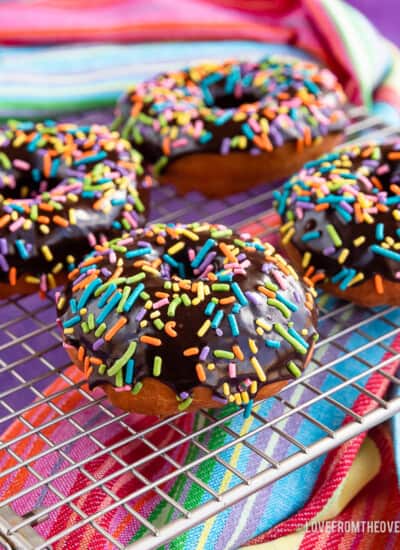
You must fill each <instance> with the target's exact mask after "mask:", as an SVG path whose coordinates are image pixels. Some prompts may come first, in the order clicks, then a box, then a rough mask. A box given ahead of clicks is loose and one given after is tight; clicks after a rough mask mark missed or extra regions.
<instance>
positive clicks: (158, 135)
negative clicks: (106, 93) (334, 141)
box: [114, 56, 347, 173]
mask: <svg viewBox="0 0 400 550" xmlns="http://www.w3.org/2000/svg"><path fill="white" fill-rule="evenodd" d="M345 102H346V98H345V96H344V93H343V90H342V88H341V86H340V84H339V83H338V82H337V79H336V77H335V76H334V75H333V74H332V73H331V72H330V71H329V70H328V69H326V68H321V67H319V66H318V65H315V64H313V63H310V62H306V61H300V60H296V59H294V58H287V57H281V56H272V57H268V58H266V59H263V60H261V61H260V62H259V63H250V62H246V63H244V62H236V61H226V62H225V63H222V64H216V63H209V64H206V65H200V66H197V67H192V68H189V69H185V70H182V71H178V72H173V73H163V74H160V75H157V76H156V77H154V78H153V79H151V80H149V81H146V82H144V83H141V84H138V85H136V86H135V87H134V88H132V89H131V90H129V91H128V93H127V94H126V95H125V96H123V97H122V99H121V100H120V102H119V103H118V105H117V108H116V119H115V121H114V128H116V129H118V130H119V131H121V132H122V135H123V136H124V137H126V138H127V139H129V140H130V141H131V142H132V144H134V146H135V147H136V148H137V149H138V150H139V151H141V153H142V154H143V155H144V158H145V161H147V162H150V163H152V164H153V163H154V164H155V167H154V168H155V171H156V173H158V172H161V171H162V170H163V169H164V168H165V167H166V166H167V165H168V164H169V163H170V162H171V161H173V160H175V159H177V158H180V157H182V156H185V155H188V154H194V153H206V152H207V153H220V154H222V155H227V154H229V153H231V152H235V151H249V153H250V154H258V153H260V152H262V151H264V152H265V151H272V150H273V149H274V148H275V147H279V146H281V145H283V144H284V143H286V142H288V141H294V142H296V141H297V142H298V141H300V142H301V143H302V144H303V145H306V146H307V145H311V144H312V142H313V141H314V140H315V139H316V138H321V137H323V136H325V135H327V134H329V133H337V132H341V131H343V129H344V128H345V126H346V124H347V117H346V115H345V114H344V112H343V107H344V105H345Z"/></svg>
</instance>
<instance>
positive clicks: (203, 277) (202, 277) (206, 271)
mask: <svg viewBox="0 0 400 550" xmlns="http://www.w3.org/2000/svg"><path fill="white" fill-rule="evenodd" d="M213 269H214V266H213V265H211V264H210V265H208V266H207V267H206V268H205V270H204V271H203V273H200V275H199V279H205V278H206V277H207V273H210V271H212V270H213Z"/></svg>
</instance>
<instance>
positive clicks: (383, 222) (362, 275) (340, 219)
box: [276, 142, 400, 306]
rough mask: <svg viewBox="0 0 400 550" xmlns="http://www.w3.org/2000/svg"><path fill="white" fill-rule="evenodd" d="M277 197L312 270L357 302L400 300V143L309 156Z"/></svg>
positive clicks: (289, 244)
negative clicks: (312, 157)
mask: <svg viewBox="0 0 400 550" xmlns="http://www.w3.org/2000/svg"><path fill="white" fill-rule="evenodd" d="M276 201H277V202H276V207H277V210H278V212H279V214H280V215H281V217H282V221H283V224H284V225H283V226H282V228H281V232H282V242H283V244H284V245H285V247H286V249H287V251H288V253H289V256H290V258H291V259H292V260H293V261H294V262H295V265H297V266H298V267H299V268H300V269H302V270H303V271H305V275H306V277H308V278H309V279H311V281H312V282H314V283H317V282H318V281H320V282H322V283H323V285H324V286H325V288H326V289H327V290H328V291H329V292H331V293H332V294H335V295H336V296H339V297H340V298H344V299H346V300H350V301H353V302H355V303H356V304H360V305H363V306H375V305H382V304H393V305H400V142H397V143H385V144H381V145H378V144H374V143H371V144H367V145H362V146H358V145H353V146H350V147H348V148H345V149H342V150H341V151H338V152H335V153H330V154H328V155H325V156H324V157H322V158H320V159H319V160H316V161H313V162H309V163H308V164H306V165H305V167H304V169H303V170H302V171H301V172H300V173H299V174H298V175H296V176H294V177H293V178H292V179H291V180H290V181H289V182H287V183H286V184H285V185H284V187H283V190H282V192H278V193H276Z"/></svg>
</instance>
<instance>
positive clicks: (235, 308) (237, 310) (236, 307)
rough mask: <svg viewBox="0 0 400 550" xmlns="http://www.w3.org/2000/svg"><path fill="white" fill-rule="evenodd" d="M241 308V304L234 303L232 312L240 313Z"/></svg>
mask: <svg viewBox="0 0 400 550" xmlns="http://www.w3.org/2000/svg"><path fill="white" fill-rule="evenodd" d="M241 309H242V306H241V305H240V304H233V307H232V313H234V314H236V313H239V311H240V310H241Z"/></svg>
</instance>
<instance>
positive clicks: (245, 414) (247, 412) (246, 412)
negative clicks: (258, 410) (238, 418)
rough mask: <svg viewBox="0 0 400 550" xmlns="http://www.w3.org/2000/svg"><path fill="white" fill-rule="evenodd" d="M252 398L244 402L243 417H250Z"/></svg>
mask: <svg viewBox="0 0 400 550" xmlns="http://www.w3.org/2000/svg"><path fill="white" fill-rule="evenodd" d="M253 403H254V401H253V399H250V400H249V402H248V403H246V405H245V407H244V412H243V417H244V418H245V419H247V418H250V415H251V411H252V409H253Z"/></svg>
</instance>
